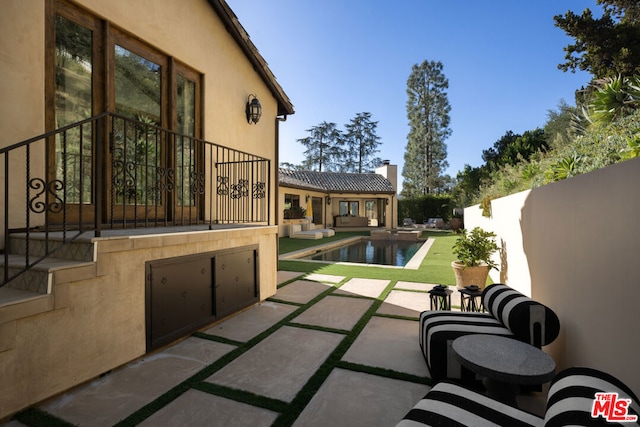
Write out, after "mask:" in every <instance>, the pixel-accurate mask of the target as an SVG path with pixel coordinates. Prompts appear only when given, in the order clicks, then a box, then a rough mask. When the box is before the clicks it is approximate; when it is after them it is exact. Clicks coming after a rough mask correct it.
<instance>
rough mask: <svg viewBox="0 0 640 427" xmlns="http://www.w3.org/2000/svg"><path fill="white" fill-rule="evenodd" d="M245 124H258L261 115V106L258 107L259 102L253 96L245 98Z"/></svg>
mask: <svg viewBox="0 0 640 427" xmlns="http://www.w3.org/2000/svg"><path fill="white" fill-rule="evenodd" d="M246 113H247V122H249V124H251V123H258V121H259V120H260V116H261V115H262V105H260V101H258V98H256V96H255V95H254V94H251V95H249V97H248V98H247V108H246Z"/></svg>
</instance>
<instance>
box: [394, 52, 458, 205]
mask: <svg viewBox="0 0 640 427" xmlns="http://www.w3.org/2000/svg"><path fill="white" fill-rule="evenodd" d="M448 88H449V80H447V78H446V77H445V76H444V74H443V73H442V63H441V62H440V61H438V62H434V61H424V62H422V64H420V65H417V64H416V65H414V66H413V68H412V70H411V74H410V75H409V79H408V80H407V95H408V100H407V118H408V119H409V135H408V136H407V147H406V149H405V154H404V166H403V168H402V176H403V177H404V181H403V183H402V195H403V196H404V197H415V196H418V195H423V194H429V193H432V192H439V190H440V188H439V186H441V185H442V182H443V179H442V176H441V175H442V172H443V170H444V169H445V168H446V167H447V166H449V164H448V163H447V161H446V158H447V146H446V144H445V142H444V141H445V140H446V139H447V138H448V137H449V135H451V129H450V128H449V112H450V111H451V107H450V105H449V100H448V98H447V92H446V90H447V89H448Z"/></svg>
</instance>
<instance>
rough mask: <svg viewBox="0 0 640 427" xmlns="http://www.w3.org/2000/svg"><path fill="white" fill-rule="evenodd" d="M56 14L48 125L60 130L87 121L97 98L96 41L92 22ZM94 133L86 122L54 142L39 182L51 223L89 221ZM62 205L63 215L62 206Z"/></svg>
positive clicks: (91, 197) (91, 199)
mask: <svg viewBox="0 0 640 427" xmlns="http://www.w3.org/2000/svg"><path fill="white" fill-rule="evenodd" d="M80 21H81V22H78V21H75V20H72V19H70V18H68V17H66V16H62V15H56V16H55V21H54V24H53V26H54V31H55V51H54V52H52V53H51V54H50V55H51V57H52V58H53V59H52V62H53V63H54V67H53V68H54V79H52V82H53V92H54V97H53V99H54V101H53V105H54V114H53V121H54V123H53V127H54V128H55V129H59V128H62V127H64V126H67V125H71V124H74V123H77V122H80V121H82V120H84V119H88V118H90V117H91V116H92V115H93V114H94V111H95V104H96V102H98V101H99V99H100V96H99V95H97V94H96V91H95V84H96V82H95V77H94V74H95V73H94V69H95V63H94V57H95V51H96V48H97V44H98V42H97V41H96V40H95V36H94V35H95V34H96V33H97V30H98V28H97V24H96V23H94V22H93V21H90V20H82V19H80ZM93 132H94V129H93V127H92V125H91V123H87V124H86V125H83V126H79V127H72V128H70V129H69V130H68V131H66V132H64V133H60V134H58V135H57V136H56V137H55V141H53V144H52V145H53V149H52V150H50V151H51V152H52V155H51V157H50V158H49V170H50V171H51V172H50V176H49V178H48V181H47V182H44V181H43V182H42V183H38V185H40V186H41V187H42V191H46V193H47V195H48V199H49V201H48V202H47V206H48V209H49V214H50V217H51V219H52V221H53V222H55V221H57V220H58V219H59V218H62V216H63V215H66V216H67V218H68V219H71V220H74V221H78V220H79V221H81V222H91V221H93V212H94V209H93V204H94V202H95V201H94V170H95V165H94V159H95V151H94V149H95V147H94V144H93V141H94V135H93ZM63 205H64V206H66V210H65V211H64V212H63V209H62V207H63Z"/></svg>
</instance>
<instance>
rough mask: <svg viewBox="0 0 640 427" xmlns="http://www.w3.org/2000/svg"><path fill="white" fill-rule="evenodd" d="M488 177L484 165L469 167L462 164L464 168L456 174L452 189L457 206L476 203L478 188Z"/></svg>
mask: <svg viewBox="0 0 640 427" xmlns="http://www.w3.org/2000/svg"><path fill="white" fill-rule="evenodd" d="M488 179H489V170H488V168H487V167H486V165H483V166H479V167H471V166H470V165H464V169H463V170H462V171H460V172H458V175H457V176H456V185H455V187H454V188H453V190H452V196H453V200H454V201H455V205H456V206H457V207H464V206H470V205H473V204H475V203H477V201H478V199H479V197H480V188H481V187H482V185H483V183H484V182H485V181H487V180H488Z"/></svg>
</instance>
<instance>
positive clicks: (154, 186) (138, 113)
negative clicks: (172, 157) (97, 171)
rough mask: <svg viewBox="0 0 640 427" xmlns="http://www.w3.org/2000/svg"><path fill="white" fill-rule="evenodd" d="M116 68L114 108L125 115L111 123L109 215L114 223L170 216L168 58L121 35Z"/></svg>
mask: <svg viewBox="0 0 640 427" xmlns="http://www.w3.org/2000/svg"><path fill="white" fill-rule="evenodd" d="M125 46H126V47H125ZM112 66H113V72H112V74H111V75H112V76H113V84H112V85H110V87H112V88H113V96H112V98H111V99H112V100H113V107H112V108H113V110H114V111H115V112H116V113H117V114H119V115H121V116H124V117H126V119H121V118H114V119H113V122H112V129H111V133H112V134H111V136H110V141H111V142H110V147H109V154H108V162H107V163H108V164H109V165H110V168H109V169H108V172H107V175H108V176H109V179H108V180H107V182H108V183H109V184H110V188H109V189H108V190H109V191H108V192H107V194H108V197H109V200H108V205H109V210H108V215H107V216H108V218H109V219H110V220H111V221H115V222H118V221H131V220H133V221H138V220H149V219H153V220H156V219H158V220H162V219H165V218H166V217H167V216H168V215H169V214H170V212H169V210H168V209H167V206H168V200H167V196H166V191H163V190H166V189H167V185H166V180H167V178H168V175H167V173H166V167H165V165H166V162H167V149H166V145H167V134H166V133H165V132H162V130H161V128H164V127H167V126H166V116H165V114H164V112H163V102H164V97H165V96H164V94H165V93H166V90H165V80H166V77H165V76H166V61H165V59H164V58H162V57H160V56H157V55H153V54H152V53H150V52H147V51H145V50H144V49H142V48H140V47H139V46H137V45H136V44H134V43H128V41H127V40H124V39H122V40H120V39H119V38H116V43H115V44H114V47H113V62H112ZM163 182H164V183H165V185H164V186H163Z"/></svg>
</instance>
